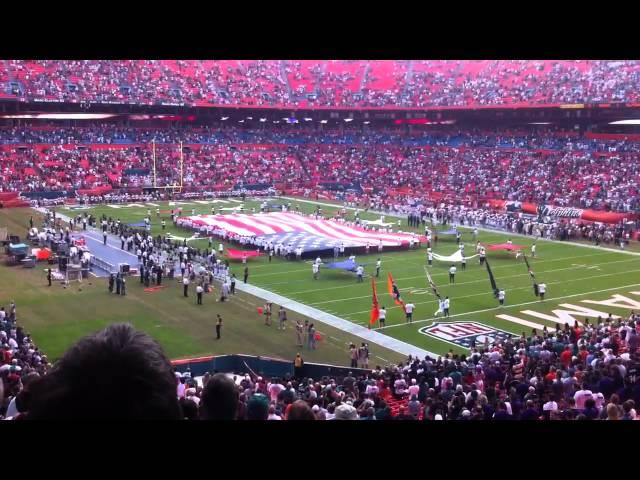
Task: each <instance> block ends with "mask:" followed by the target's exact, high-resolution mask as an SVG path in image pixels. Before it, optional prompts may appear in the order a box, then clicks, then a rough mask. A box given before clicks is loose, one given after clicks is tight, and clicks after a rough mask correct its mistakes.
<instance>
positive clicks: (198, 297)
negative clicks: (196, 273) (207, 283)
mask: <svg viewBox="0 0 640 480" xmlns="http://www.w3.org/2000/svg"><path fill="white" fill-rule="evenodd" d="M203 292H204V288H202V285H198V286H197V287H196V304H197V305H202V293H203Z"/></svg>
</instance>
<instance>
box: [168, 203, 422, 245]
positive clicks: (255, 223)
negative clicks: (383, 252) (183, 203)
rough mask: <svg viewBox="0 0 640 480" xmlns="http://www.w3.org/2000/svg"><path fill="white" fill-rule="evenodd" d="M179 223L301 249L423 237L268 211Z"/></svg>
mask: <svg viewBox="0 0 640 480" xmlns="http://www.w3.org/2000/svg"><path fill="white" fill-rule="evenodd" d="M179 223H180V224H183V225H185V226H192V227H193V228H202V227H210V228H214V229H217V228H219V229H223V230H226V231H227V232H230V233H233V234H235V235H240V236H249V237H253V236H255V237H262V238H264V239H266V240H270V241H271V242H272V243H274V244H275V243H279V242H282V243H283V244H284V245H287V244H289V243H291V244H292V246H293V247H294V248H297V247H298V246H300V247H302V248H303V249H304V251H305V252H309V251H315V250H325V249H333V247H334V246H339V245H340V244H344V246H345V247H364V246H366V245H367V243H369V245H370V246H371V247H372V248H374V247H377V246H378V244H379V242H380V241H382V245H383V246H386V247H398V246H402V245H407V244H408V243H409V239H410V238H412V237H413V238H414V239H416V240H417V239H420V240H421V241H422V240H424V239H423V237H421V236H417V235H414V234H411V233H380V232H376V231H373V230H365V229H363V228H360V227H355V226H347V225H345V224H342V223H339V222H336V221H334V220H316V219H315V218H313V217H305V216H303V215H300V214H296V213H288V212H271V213H257V214H253V215H250V214H239V213H236V214H231V215H195V216H191V217H184V218H181V219H180V220H179Z"/></svg>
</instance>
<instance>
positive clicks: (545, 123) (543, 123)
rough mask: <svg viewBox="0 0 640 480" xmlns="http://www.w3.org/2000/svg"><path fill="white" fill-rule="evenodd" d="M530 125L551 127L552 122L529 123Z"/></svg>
mask: <svg viewBox="0 0 640 480" xmlns="http://www.w3.org/2000/svg"><path fill="white" fill-rule="evenodd" d="M529 125H551V122H529Z"/></svg>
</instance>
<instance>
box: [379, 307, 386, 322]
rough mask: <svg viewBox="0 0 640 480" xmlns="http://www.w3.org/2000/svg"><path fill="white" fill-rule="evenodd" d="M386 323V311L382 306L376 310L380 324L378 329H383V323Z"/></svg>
mask: <svg viewBox="0 0 640 480" xmlns="http://www.w3.org/2000/svg"><path fill="white" fill-rule="evenodd" d="M386 321H387V310H386V309H385V308H384V306H382V307H380V310H378V322H380V327H384V325H385V322H386Z"/></svg>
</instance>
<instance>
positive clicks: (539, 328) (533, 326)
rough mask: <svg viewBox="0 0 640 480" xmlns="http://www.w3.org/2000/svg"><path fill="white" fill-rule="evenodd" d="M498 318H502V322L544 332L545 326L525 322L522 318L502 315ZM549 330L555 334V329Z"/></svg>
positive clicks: (497, 316)
mask: <svg viewBox="0 0 640 480" xmlns="http://www.w3.org/2000/svg"><path fill="white" fill-rule="evenodd" d="M496 318H501V319H502V320H507V321H509V322H513V323H517V324H519V325H523V326H525V327H529V328H535V329H536V330H540V331H542V329H543V328H544V325H540V324H539V323H535V322H530V321H528V320H523V319H521V318H518V317H513V316H511V315H505V314H500V315H496ZM547 330H549V331H551V332H554V331H555V328H547ZM512 333H515V332H513V331H512Z"/></svg>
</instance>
